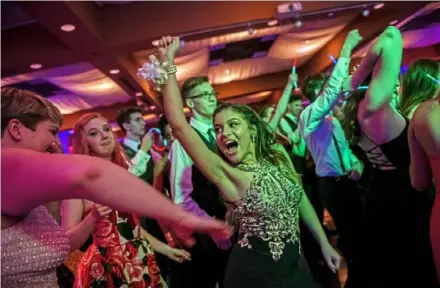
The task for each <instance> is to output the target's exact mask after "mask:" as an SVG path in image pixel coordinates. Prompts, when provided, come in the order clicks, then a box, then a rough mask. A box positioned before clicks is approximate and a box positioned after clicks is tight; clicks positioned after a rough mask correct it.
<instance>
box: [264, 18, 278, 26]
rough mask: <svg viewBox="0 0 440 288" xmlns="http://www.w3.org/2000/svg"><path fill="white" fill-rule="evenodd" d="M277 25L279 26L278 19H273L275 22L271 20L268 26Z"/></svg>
mask: <svg viewBox="0 0 440 288" xmlns="http://www.w3.org/2000/svg"><path fill="white" fill-rule="evenodd" d="M277 24H278V20H277V19H273V20H270V21H269V22H267V26H275V25H277Z"/></svg>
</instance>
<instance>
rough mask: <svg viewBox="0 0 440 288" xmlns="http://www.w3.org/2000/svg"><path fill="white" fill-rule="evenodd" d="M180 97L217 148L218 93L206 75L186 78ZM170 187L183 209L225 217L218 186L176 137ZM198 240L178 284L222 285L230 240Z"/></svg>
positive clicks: (195, 286) (193, 123)
mask: <svg viewBox="0 0 440 288" xmlns="http://www.w3.org/2000/svg"><path fill="white" fill-rule="evenodd" d="M182 97H184V99H185V102H186V105H187V106H188V108H189V109H190V110H191V113H192V117H191V119H190V124H191V126H192V127H193V128H194V130H195V131H196V132H197V133H198V134H199V136H200V137H201V138H202V140H203V141H204V142H205V144H206V145H207V146H208V147H209V148H210V149H211V150H213V151H215V150H216V149H217V144H216V141H215V133H214V127H213V124H212V115H213V114H214V110H215V108H216V107H217V92H216V91H215V90H214V88H213V87H212V86H211V84H210V83H209V81H208V78H207V77H194V78H190V79H188V80H186V82H185V83H184V85H183V87H182ZM169 158H170V161H171V171H170V186H171V195H172V198H173V201H174V203H176V204H177V205H179V206H181V207H183V208H184V209H185V210H186V211H188V212H192V213H194V214H196V215H198V216H202V217H215V218H217V219H224V218H225V214H226V210H227V209H226V206H225V205H224V203H223V201H222V200H221V198H220V195H219V191H218V189H217V187H216V186H215V185H214V184H212V183H210V182H209V181H208V180H207V179H206V178H205V176H204V175H203V174H202V173H201V172H200V171H199V170H198V169H197V167H195V166H194V163H193V161H192V160H191V158H190V157H189V155H188V154H187V153H186V151H185V150H184V149H183V147H182V146H181V144H180V143H179V141H178V140H176V141H174V142H173V144H172V145H171V150H170V157H169ZM196 240H197V243H196V244H195V246H194V247H193V248H192V249H191V251H190V252H191V261H190V262H186V263H183V264H182V269H181V271H180V273H179V274H180V275H179V277H178V278H179V281H178V282H179V286H180V287H191V288H215V287H216V285H217V284H218V285H219V286H220V287H222V284H223V277H224V272H225V269H226V264H227V260H228V256H229V248H230V246H231V243H230V242H229V241H226V242H221V243H214V241H213V240H212V239H211V238H209V237H207V236H204V235H196Z"/></svg>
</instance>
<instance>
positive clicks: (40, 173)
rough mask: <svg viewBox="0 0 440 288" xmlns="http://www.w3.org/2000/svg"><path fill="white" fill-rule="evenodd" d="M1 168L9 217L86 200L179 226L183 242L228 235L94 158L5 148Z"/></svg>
mask: <svg viewBox="0 0 440 288" xmlns="http://www.w3.org/2000/svg"><path fill="white" fill-rule="evenodd" d="M1 164H2V167H3V169H2V183H1V188H2V211H1V212H2V215H5V216H11V217H13V216H23V215H27V214H28V212H29V211H30V210H31V209H33V208H35V207H37V206H39V205H42V204H43V203H47V202H50V201H56V200H64V199H87V200H90V201H92V202H95V203H102V204H103V205H107V206H109V207H112V208H114V209H116V210H120V211H128V212H132V213H135V214H138V215H142V216H145V217H149V218H153V219H156V220H158V221H163V222H166V223H169V224H170V225H174V226H177V227H179V228H180V230H179V236H181V237H183V236H186V237H187V236H189V234H190V233H191V232H193V231H200V232H207V233H218V234H221V235H224V236H225V237H227V236H229V235H228V234H229V231H226V230H227V228H226V227H225V226H224V224H223V223H222V222H217V221H213V220H210V219H201V218H197V217H195V216H193V215H191V214H189V213H185V212H184V211H183V210H182V209H180V208H178V207H177V206H175V205H173V204H172V203H171V202H170V201H169V200H168V199H166V198H165V197H164V196H162V195H161V194H160V193H157V191H154V190H153V188H152V187H151V186H149V185H148V184H146V183H145V182H144V181H142V180H141V179H138V178H137V177H136V176H133V175H131V174H130V173H129V172H128V171H126V170H125V169H123V168H122V167H119V166H118V165H114V164H112V163H108V161H105V160H102V159H99V158H96V157H88V156H83V155H62V154H60V155H58V154H47V153H39V152H35V151H30V150H25V149H3V150H2V152H1ZM6 167H7V168H8V169H5V168H6ZM22 175H26V177H27V179H26V181H23V179H22ZM225 229H226V230H225Z"/></svg>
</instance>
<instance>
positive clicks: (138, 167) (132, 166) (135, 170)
mask: <svg viewBox="0 0 440 288" xmlns="http://www.w3.org/2000/svg"><path fill="white" fill-rule="evenodd" d="M123 143H124V145H125V146H127V147H129V148H130V149H131V150H133V151H135V152H136V155H134V157H133V158H131V160H130V163H129V165H128V171H129V172H130V173H132V174H134V175H136V176H138V177H140V176H142V175H143V174H144V173H145V172H146V171H147V163H148V161H150V159H151V156H150V155H149V154H148V153H145V152H144V151H143V150H141V149H139V145H140V144H141V142H140V141H134V140H131V139H128V138H124V140H123Z"/></svg>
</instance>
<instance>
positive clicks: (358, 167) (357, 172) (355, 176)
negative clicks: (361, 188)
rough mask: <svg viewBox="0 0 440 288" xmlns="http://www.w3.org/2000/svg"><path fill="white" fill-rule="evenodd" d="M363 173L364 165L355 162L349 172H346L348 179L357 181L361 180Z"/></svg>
mask: <svg viewBox="0 0 440 288" xmlns="http://www.w3.org/2000/svg"><path fill="white" fill-rule="evenodd" d="M363 172H364V165H363V164H362V162H361V161H358V162H356V163H355V164H354V165H353V167H351V170H348V171H347V175H348V178H349V179H351V180H355V181H358V180H359V179H361V176H362V173H363Z"/></svg>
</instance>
